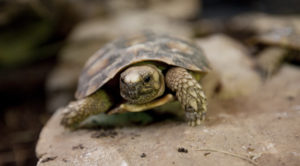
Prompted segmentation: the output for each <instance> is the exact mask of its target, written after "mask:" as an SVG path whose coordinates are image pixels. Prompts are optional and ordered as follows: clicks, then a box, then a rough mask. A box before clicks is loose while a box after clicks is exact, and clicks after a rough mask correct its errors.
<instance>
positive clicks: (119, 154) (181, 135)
mask: <svg viewBox="0 0 300 166" xmlns="http://www.w3.org/2000/svg"><path fill="white" fill-rule="evenodd" d="M299 73H300V69H299V68H296V67H292V66H287V65H285V66H283V68H281V70H280V71H279V73H278V74H277V75H276V76H274V77H272V78H271V80H268V82H266V83H265V84H264V85H262V86H261V87H260V89H259V91H257V92H256V93H254V94H252V95H249V96H247V97H238V98H235V99H227V100H220V99H218V98H214V99H213V100H211V101H210V103H209V108H208V110H209V111H208V120H207V121H206V122H205V123H203V125H202V126H198V127H189V126H188V125H187V124H186V122H182V121H178V120H177V121H175V120H173V119H171V118H169V120H167V121H158V122H156V123H152V124H148V125H143V126H142V125H134V126H123V127H121V128H120V127H117V128H114V129H106V130H103V129H99V130H84V129H82V130H78V131H68V130H66V129H64V128H63V127H62V126H61V125H60V124H59V121H60V119H61V111H62V110H60V111H58V112H57V113H55V114H54V116H53V117H52V118H51V119H50V120H49V122H48V123H47V125H46V126H45V127H44V129H43V130H42V132H41V134H40V138H39V141H38V144H37V148H36V154H37V156H38V158H39V162H38V165H39V166H50V165H110V166H113V165H199V163H201V165H211V166H215V165H220V164H221V165H224V166H227V165H228V166H229V165H230V166H237V165H239V166H243V165H245V166H248V165H255V164H257V165H289V166H296V165H299V162H300V158H299V155H300V144H299V143H297V142H299V137H300V135H299V133H300V127H299V126H300V105H299V103H300V87H299V84H300V77H299ZM156 118H158V117H156ZM224 152H226V153H227V152H228V153H232V154H233V155H230V154H225V153H224ZM237 156H239V157H237ZM242 158H244V159H242ZM247 160H248V161H247ZM249 161H251V163H250V162H249Z"/></svg>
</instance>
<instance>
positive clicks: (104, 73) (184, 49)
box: [76, 33, 210, 99]
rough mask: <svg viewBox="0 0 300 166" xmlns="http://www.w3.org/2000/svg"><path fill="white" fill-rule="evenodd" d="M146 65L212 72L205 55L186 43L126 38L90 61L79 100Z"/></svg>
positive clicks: (149, 35)
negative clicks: (133, 67)
mask: <svg viewBox="0 0 300 166" xmlns="http://www.w3.org/2000/svg"><path fill="white" fill-rule="evenodd" d="M143 61H159V62H163V63H166V64H168V65H173V66H179V67H183V68H186V69H188V70H192V71H195V72H207V71H208V70H209V68H210V67H209V64H208V61H207V59H206V57H205V56H204V54H203V52H202V51H201V50H200V49H199V48H198V47H197V46H195V45H193V44H190V43H188V42H186V41H183V40H180V39H177V38H173V37H170V36H167V35H154V34H152V33H147V34H144V35H139V36H137V37H134V38H129V39H128V38H122V39H119V40H116V41H114V42H112V43H110V44H107V45H106V46H104V47H103V48H102V49H100V50H99V51H97V52H96V53H95V54H94V55H93V56H92V57H91V58H90V60H88V62H87V63H86V65H85V67H84V68H83V71H82V74H81V75H80V78H79V84H78V88H77V92H76V98H77V99H81V98H84V97H86V96H89V95H91V94H92V93H94V92H96V91H97V90H98V89H99V88H101V87H102V86H103V85H104V84H105V83H107V82H108V81H109V80H110V79H112V78H113V77H115V76H116V74H117V73H119V72H120V71H121V70H123V69H125V68H126V67H128V66H129V65H131V64H134V63H138V62H143Z"/></svg>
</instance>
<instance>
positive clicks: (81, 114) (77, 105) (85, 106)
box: [61, 90, 112, 129]
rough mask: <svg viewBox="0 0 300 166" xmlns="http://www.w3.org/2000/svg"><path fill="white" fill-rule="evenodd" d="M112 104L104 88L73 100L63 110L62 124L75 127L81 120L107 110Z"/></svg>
mask: <svg viewBox="0 0 300 166" xmlns="http://www.w3.org/2000/svg"><path fill="white" fill-rule="evenodd" d="M111 106H112V101H111V99H110V98H109V96H108V95H107V94H106V92H105V91H104V90H98V91H97V92H96V93H95V94H93V95H91V96H88V97H86V98H83V99H80V100H78V101H74V102H71V103H70V104H69V105H68V106H67V107H66V108H65V109H64V112H63V118H62V120H61V124H62V125H64V126H65V127H68V128H73V129H75V128H76V127H78V125H79V124H80V122H82V121H84V120H85V119H86V118H88V117H89V116H90V115H95V114H98V113H102V112H106V111H107V110H108V109H109V108H110V107H111Z"/></svg>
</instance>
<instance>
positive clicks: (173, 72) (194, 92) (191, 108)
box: [166, 67, 207, 126]
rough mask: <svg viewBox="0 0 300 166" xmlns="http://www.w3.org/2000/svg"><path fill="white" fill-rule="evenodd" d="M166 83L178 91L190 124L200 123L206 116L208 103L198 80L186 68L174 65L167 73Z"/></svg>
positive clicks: (177, 93) (178, 97) (178, 96)
mask: <svg viewBox="0 0 300 166" xmlns="http://www.w3.org/2000/svg"><path fill="white" fill-rule="evenodd" d="M166 84H167V86H168V87H169V88H170V89H171V90H172V91H175V92H176V97H177V99H178V101H179V102H180V103H181V105H182V107H183V109H184V110H185V115H186V118H187V120H188V123H189V125H191V126H195V125H199V124H200V123H201V121H202V120H204V118H205V114H206V111H207V109H206V108H207V104H206V96H205V94H204V92H203V90H202V87H201V86H200V84H199V83H198V82H197V80H195V79H194V78H193V76H192V75H191V74H190V73H188V71H187V70H186V69H184V68H181V67H174V68H171V69H169V70H168V72H167V74H166Z"/></svg>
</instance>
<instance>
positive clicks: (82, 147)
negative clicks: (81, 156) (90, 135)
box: [72, 144, 84, 150]
mask: <svg viewBox="0 0 300 166" xmlns="http://www.w3.org/2000/svg"><path fill="white" fill-rule="evenodd" d="M76 149H84V146H83V145H82V144H79V145H77V146H73V147H72V150H76Z"/></svg>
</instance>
